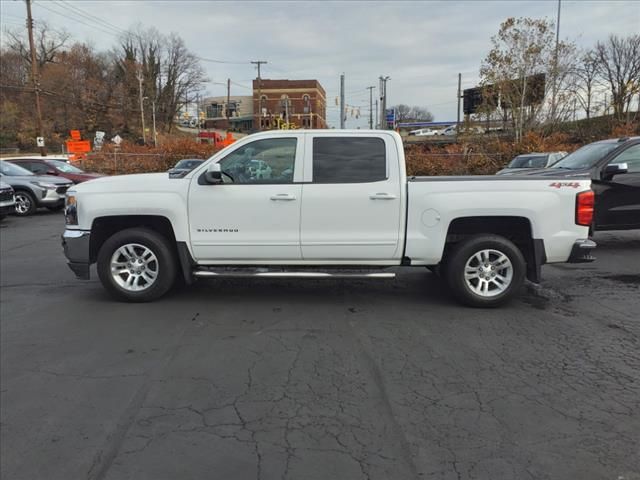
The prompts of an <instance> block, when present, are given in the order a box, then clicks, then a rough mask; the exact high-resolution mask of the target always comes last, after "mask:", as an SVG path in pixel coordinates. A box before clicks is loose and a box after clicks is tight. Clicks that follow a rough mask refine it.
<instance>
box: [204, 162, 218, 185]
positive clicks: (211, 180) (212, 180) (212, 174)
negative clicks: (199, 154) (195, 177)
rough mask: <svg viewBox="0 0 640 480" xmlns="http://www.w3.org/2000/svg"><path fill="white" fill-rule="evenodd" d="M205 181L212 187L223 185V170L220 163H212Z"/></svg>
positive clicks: (205, 175) (206, 173)
mask: <svg viewBox="0 0 640 480" xmlns="http://www.w3.org/2000/svg"><path fill="white" fill-rule="evenodd" d="M204 179H205V180H206V182H207V183H208V184H210V185H215V184H217V183H222V170H221V169H220V164H219V163H211V164H209V167H208V168H207V171H206V172H205V174H204Z"/></svg>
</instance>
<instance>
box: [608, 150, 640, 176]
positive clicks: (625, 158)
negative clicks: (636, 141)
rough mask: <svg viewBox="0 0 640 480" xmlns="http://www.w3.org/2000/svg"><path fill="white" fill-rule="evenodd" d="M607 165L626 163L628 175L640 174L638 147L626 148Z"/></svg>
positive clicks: (639, 152) (639, 151)
mask: <svg viewBox="0 0 640 480" xmlns="http://www.w3.org/2000/svg"><path fill="white" fill-rule="evenodd" d="M609 163H610V164H612V163H626V164H627V167H629V170H628V171H629V173H637V172H640V145H633V146H632V147H629V148H627V149H626V150H625V151H624V152H622V153H621V154H620V155H618V156H617V157H616V158H614V159H613V160H611V162H609Z"/></svg>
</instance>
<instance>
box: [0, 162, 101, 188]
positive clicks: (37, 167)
mask: <svg viewBox="0 0 640 480" xmlns="http://www.w3.org/2000/svg"><path fill="white" fill-rule="evenodd" d="M63 158H64V157H60V158H52V157H10V158H5V159H4V160H6V161H8V162H11V163H14V164H16V165H19V166H21V167H22V168H25V169H27V170H29V171H30V172H31V173H35V174H36V175H53V176H60V177H62V178H67V179H69V180H71V181H72V182H73V183H81V182H86V181H87V180H93V179H94V178H99V177H102V176H103V175H102V174H100V173H89V172H85V171H84V170H82V169H80V168H78V167H76V166H74V165H71V164H70V163H68V162H67V161H66V160H63Z"/></svg>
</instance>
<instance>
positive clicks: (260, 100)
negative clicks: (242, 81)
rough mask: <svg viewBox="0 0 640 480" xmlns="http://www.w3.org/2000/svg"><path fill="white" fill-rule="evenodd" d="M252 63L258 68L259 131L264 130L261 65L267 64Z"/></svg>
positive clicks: (261, 61) (260, 62) (259, 61)
mask: <svg viewBox="0 0 640 480" xmlns="http://www.w3.org/2000/svg"><path fill="white" fill-rule="evenodd" d="M251 63H252V64H254V65H257V66H258V130H262V77H261V76H260V65H262V64H263V63H267V62H266V61H264V60H255V61H253V62H251Z"/></svg>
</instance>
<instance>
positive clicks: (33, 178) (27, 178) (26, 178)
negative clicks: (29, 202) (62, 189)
mask: <svg viewBox="0 0 640 480" xmlns="http://www.w3.org/2000/svg"><path fill="white" fill-rule="evenodd" d="M2 180H3V181H4V182H5V183H11V182H12V181H16V182H27V183H30V182H43V183H53V184H54V185H71V184H72V183H73V182H72V181H71V180H69V179H68V178H62V177H56V176H53V175H5V176H4V177H2Z"/></svg>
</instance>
